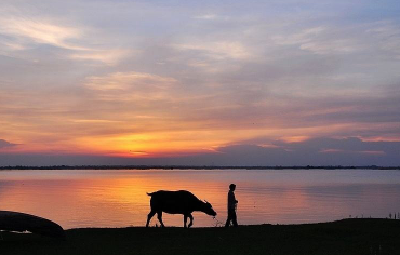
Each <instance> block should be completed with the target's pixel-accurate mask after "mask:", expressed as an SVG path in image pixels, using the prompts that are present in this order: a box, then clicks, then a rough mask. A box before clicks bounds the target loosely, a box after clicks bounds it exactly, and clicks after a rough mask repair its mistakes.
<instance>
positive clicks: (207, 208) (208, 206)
mask: <svg viewBox="0 0 400 255" xmlns="http://www.w3.org/2000/svg"><path fill="white" fill-rule="evenodd" d="M202 211H203V212H204V213H205V214H208V215H211V216H215V215H217V213H216V212H215V211H214V209H213V208H212V205H211V204H210V203H209V202H207V201H205V202H204V204H203V210H202Z"/></svg>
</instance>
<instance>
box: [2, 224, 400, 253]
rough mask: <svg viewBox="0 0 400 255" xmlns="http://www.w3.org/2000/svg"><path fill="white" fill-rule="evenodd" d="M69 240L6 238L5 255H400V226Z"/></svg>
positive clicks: (152, 232) (131, 233)
mask: <svg viewBox="0 0 400 255" xmlns="http://www.w3.org/2000/svg"><path fill="white" fill-rule="evenodd" d="M66 235H67V237H66V240H64V241H61V240H54V239H50V238H42V237H40V236H38V235H34V234H16V233H3V241H0V254H1V255H5V254H13V255H17V254H46V255H47V254H60V255H61V254H96V255H102V254H174V255H176V254H274V255H280V254H285V255H291V254H307V255H312V254H319V255H329V254H340V255H346V254H349V255H357V254H360V255H366V254H400V220H391V219H346V220H341V221H337V222H334V223H320V224H306V225H259V226H241V227H239V228H229V229H225V228H193V229H183V228H164V229H161V228H148V229H146V228H142V227H131V228H117V229H112V228H109V229H104V228H102V229H100V228H88V229H70V230H67V231H66Z"/></svg>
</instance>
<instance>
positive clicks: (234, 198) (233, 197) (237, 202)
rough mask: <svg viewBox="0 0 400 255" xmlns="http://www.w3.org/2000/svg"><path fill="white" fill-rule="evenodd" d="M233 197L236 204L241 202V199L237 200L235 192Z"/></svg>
mask: <svg viewBox="0 0 400 255" xmlns="http://www.w3.org/2000/svg"><path fill="white" fill-rule="evenodd" d="M232 197H233V201H235V204H237V203H239V201H237V200H236V196H235V193H233V196H232Z"/></svg>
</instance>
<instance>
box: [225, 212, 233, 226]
mask: <svg viewBox="0 0 400 255" xmlns="http://www.w3.org/2000/svg"><path fill="white" fill-rule="evenodd" d="M231 214H232V211H231V210H228V218H227V219H226V223H225V227H226V228H227V227H229V225H230V223H231V220H232V215H231Z"/></svg>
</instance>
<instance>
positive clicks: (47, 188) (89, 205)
mask: <svg viewBox="0 0 400 255" xmlns="http://www.w3.org/2000/svg"><path fill="white" fill-rule="evenodd" d="M230 183H236V184H237V190H236V197H237V199H238V200H239V206H238V221H239V224H261V223H272V224H276V223H279V224H289V223H309V222H322V221H332V220H335V219H339V218H343V217H348V216H349V215H352V216H357V215H358V216H359V217H361V216H362V215H363V216H364V217H369V216H372V217H385V216H387V215H388V214H389V213H390V212H392V213H394V212H400V207H399V206H400V172H397V171H359V170H358V171H240V170H232V171H210V170H207V171H197V170H196V171H193V170H188V171H165V170H151V171H133V170H109V171H99V170H95V171H87V170H86V171H71V170H66V171H4V172H0V210H9V211H19V212H26V213H30V214H35V215H40V216H43V217H46V218H49V219H52V220H54V221H55V222H57V223H59V224H60V225H62V226H63V227H65V228H73V227H74V228H75V227H125V226H131V225H132V226H144V224H145V222H146V217H147V213H148V212H149V197H148V196H147V195H146V192H151V191H156V190H160V189H170V190H178V189H186V190H190V191H192V192H193V193H195V194H196V196H197V197H198V198H200V199H205V200H208V201H209V202H210V203H211V204H212V205H213V207H214V209H215V210H216V211H217V213H218V219H219V220H220V221H222V222H223V221H224V220H225V219H226V195H227V191H228V186H229V184H230ZM163 217H164V219H165V220H164V222H165V223H166V224H167V225H170V226H171V225H173V226H181V225H182V216H181V215H168V214H164V215H163ZM194 217H195V221H194V227H199V226H213V225H215V221H214V220H213V219H212V217H210V216H207V215H204V214H202V213H194ZM156 223H157V220H156V219H155V218H153V219H152V221H151V223H150V225H155V224H156Z"/></svg>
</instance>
